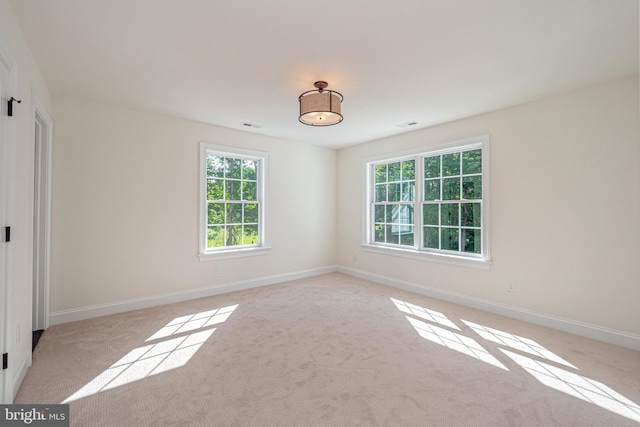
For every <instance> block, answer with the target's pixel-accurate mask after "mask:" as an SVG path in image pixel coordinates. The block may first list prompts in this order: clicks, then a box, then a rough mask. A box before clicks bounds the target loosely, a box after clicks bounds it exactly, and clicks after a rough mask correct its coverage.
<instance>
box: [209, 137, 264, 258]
mask: <svg viewBox="0 0 640 427" xmlns="http://www.w3.org/2000/svg"><path fill="white" fill-rule="evenodd" d="M200 155H201V178H200V179H201V196H200V197H201V214H200V215H201V218H200V224H201V225H200V257H201V259H203V256H205V255H211V254H218V255H220V254H236V255H238V254H239V253H242V254H248V253H254V252H259V250H260V249H263V248H266V235H265V211H266V209H265V189H266V185H265V180H266V168H267V155H266V153H260V152H254V151H248V150H241V149H235V148H230V147H222V146H216V145H212V144H206V143H202V144H201V154H200Z"/></svg>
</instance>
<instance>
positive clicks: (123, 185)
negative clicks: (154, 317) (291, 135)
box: [51, 97, 337, 316]
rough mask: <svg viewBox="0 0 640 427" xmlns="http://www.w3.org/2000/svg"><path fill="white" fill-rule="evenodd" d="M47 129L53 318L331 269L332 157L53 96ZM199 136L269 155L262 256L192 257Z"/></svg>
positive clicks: (322, 151)
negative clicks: (267, 240) (266, 239)
mask: <svg viewBox="0 0 640 427" xmlns="http://www.w3.org/2000/svg"><path fill="white" fill-rule="evenodd" d="M54 122H55V126H54V141H55V146H54V151H53V178H52V181H53V194H52V248H51V252H52V256H51V312H52V314H53V315H54V316H55V315H56V313H60V312H64V311H67V310H75V309H79V308H83V307H91V306H96V305H104V304H111V303H118V302H123V301H127V300H131V299H136V298H145V297H152V296H157V295H162V294H167V293H174V292H187V291H192V290H194V289H199V288H204V287H217V286H223V285H225V284H229V283H236V282H241V281H248V280H253V279H260V278H263V277H265V276H274V275H281V274H289V273H292V272H300V271H306V270H313V269H320V268H325V267H333V266H335V264H336V261H337V247H336V242H335V230H336V156H337V154H336V152H335V151H334V150H328V149H323V148H319V147H314V146H310V145H305V144H297V143H293V142H287V141H283V140H278V139H274V138H269V137H264V136H261V135H258V134H255V133H249V132H240V131H236V130H231V129H226V128H221V127H217V126H212V125H207V124H203V123H198V122H193V121H188V120H184V119H179V118H174V117H169V116H164V115H159V114H153V113H147V112H142V111H139V110H133V109H127V108H119V107H114V106H108V105H104V104H97V103H91V102H84V101H80V100H77V99H69V98H65V97H56V98H55V99H54ZM201 141H204V142H210V143H214V144H220V145H227V146H234V147H241V148H247V149H253V150H259V151H264V152H268V153H269V180H268V182H269V189H268V191H269V196H270V198H269V210H270V212H269V213H270V215H269V217H270V235H271V246H272V248H273V249H272V250H271V252H270V253H269V254H268V255H264V256H256V257H247V258H238V259H231V260H224V261H208V262H199V260H198V256H197V252H198V209H199V202H198V189H199V183H198V179H199V160H198V156H199V143H200V142H201ZM216 266H217V267H218V268H219V269H220V273H217V274H216V273H215V272H214V267H216Z"/></svg>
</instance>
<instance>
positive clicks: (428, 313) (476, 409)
mask: <svg viewBox="0 0 640 427" xmlns="http://www.w3.org/2000/svg"><path fill="white" fill-rule="evenodd" d="M62 402H66V403H69V404H70V411H71V417H70V418H71V425H72V426H83V427H84V426H118V427H120V426H493V427H497V426H580V427H584V426H608V427H612V426H637V425H639V424H640V407H639V406H638V404H637V403H638V402H640V353H638V352H635V351H632V350H629V349H625V348H621V347H616V346H612V345H608V344H604V343H601V342H597V341H592V340H589V339H586V338H582V337H578V336H575V335H570V334H566V333H563V332H559V331H555V330H551V329H546V328H542V327H539V326H535V325H530V324H527V323H523V322H519V321H515V320H511V319H507V318H504V317H500V316H496V315H492V314H488V313H485V312H481V311H477V310H473V309H469V308H465V307H461V306H458V305H455V304H450V303H447V302H443V301H438V300H434V299H430V298H427V297H424V296H420V295H416V294H412V293H409V292H405V291H400V290H396V289H393V288H388V287H385V286H381V285H377V284H374V283H370V282H367V281H364V280H360V279H356V278H353V277H350V276H346V275H342V274H329V275H324V276H319V277H315V278H310V279H304V280H298V281H294V282H289V283H285V284H280V285H274V286H269V287H265V288H260V289H253V290H248V291H242V292H236V293H232V294H226V295H220V296H215V297H210V298H203V299H199V300H194V301H189V302H184V303H179V304H172V305H167V306H162V307H157V308H152V309H145V310H139V311H135V312H129V313H124V314H119V315H113V316H107V317H102V318H96V319H91V320H86V321H80V322H74V323H68V324H64V325H59V326H54V327H51V328H49V329H48V330H46V331H45V333H44V334H43V335H42V337H41V339H40V342H39V344H38V346H37V348H36V349H35V352H34V355H33V366H32V367H31V368H30V370H29V372H28V374H27V377H26V379H25V381H24V383H23V385H22V387H21V389H20V391H19V393H18V396H17V398H16V400H15V403H48V404H52V403H62ZM634 402H635V403H634Z"/></svg>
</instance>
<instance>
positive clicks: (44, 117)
mask: <svg viewBox="0 0 640 427" xmlns="http://www.w3.org/2000/svg"><path fill="white" fill-rule="evenodd" d="M32 101H33V105H34V107H35V108H34V113H33V115H34V117H33V125H34V126H33V128H34V138H33V140H34V171H33V175H34V201H33V294H32V301H33V313H32V321H33V324H32V326H31V329H32V330H40V329H47V328H48V327H49V280H50V247H51V153H52V137H53V121H52V120H51V116H50V115H49V113H48V112H47V110H46V109H45V108H44V106H43V105H42V103H41V102H40V101H39V100H38V99H37V98H36V97H33V100H32Z"/></svg>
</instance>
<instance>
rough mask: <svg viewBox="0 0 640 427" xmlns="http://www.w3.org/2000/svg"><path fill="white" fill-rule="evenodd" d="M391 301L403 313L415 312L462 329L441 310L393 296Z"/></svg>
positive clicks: (432, 320) (439, 322) (435, 321)
mask: <svg viewBox="0 0 640 427" xmlns="http://www.w3.org/2000/svg"><path fill="white" fill-rule="evenodd" d="M391 301H393V303H394V304H395V305H396V307H397V308H398V310H400V311H402V312H403V313H408V314H413V315H414V316H416V317H419V318H421V319H425V320H429V321H430V322H434V323H437V324H439V325H442V326H446V327H448V328H451V329H455V330H458V331H459V330H460V328H459V327H458V326H456V324H455V323H453V322H452V321H451V320H449V318H448V317H447V316H445V315H444V314H442V313H440V312H439V311H435V310H431V309H429V308H425V307H420V306H419V305H415V304H411V303H409V302H406V301H400V300H397V299H395V298H391Z"/></svg>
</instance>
